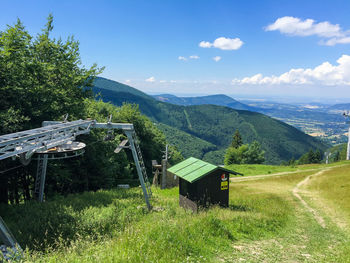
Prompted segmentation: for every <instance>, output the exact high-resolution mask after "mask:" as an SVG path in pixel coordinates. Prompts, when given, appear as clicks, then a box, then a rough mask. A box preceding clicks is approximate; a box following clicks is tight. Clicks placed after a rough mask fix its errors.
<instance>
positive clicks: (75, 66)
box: [0, 15, 101, 134]
mask: <svg viewBox="0 0 350 263" xmlns="http://www.w3.org/2000/svg"><path fill="white" fill-rule="evenodd" d="M52 23H53V18H52V16H51V15H50V16H49V17H48V21H47V24H46V26H45V27H44V29H43V30H42V33H40V34H38V35H37V36H36V37H35V38H34V37H32V36H31V35H29V33H28V32H27V31H26V30H25V28H24V26H23V24H22V23H21V21H20V20H18V21H17V23H16V24H15V25H14V26H8V27H7V28H6V30H5V31H4V32H1V34H0V112H1V114H0V118H1V119H0V121H1V123H6V125H4V126H1V127H0V134H4V133H7V132H9V131H10V132H13V131H18V130H22V129H30V128H33V127H39V126H41V123H42V121H44V120H57V119H60V118H61V117H62V115H64V114H66V113H68V114H70V115H71V118H79V117H81V116H82V112H83V106H82V102H83V100H84V98H86V97H89V96H91V93H90V92H89V90H88V89H83V87H89V86H91V85H92V83H93V80H94V77H95V76H96V75H97V74H98V73H100V72H101V69H99V68H97V66H96V65H93V66H92V67H91V68H89V69H86V68H84V67H82V66H81V59H80V54H79V43H78V42H77V41H75V40H74V38H73V37H69V38H68V39H67V40H66V41H62V40H61V39H58V40H56V39H54V38H50V33H51V32H52V30H53V25H52ZM12 124H15V125H13V126H12Z"/></svg>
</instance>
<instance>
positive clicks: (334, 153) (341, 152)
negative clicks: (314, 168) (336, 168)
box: [327, 143, 347, 162]
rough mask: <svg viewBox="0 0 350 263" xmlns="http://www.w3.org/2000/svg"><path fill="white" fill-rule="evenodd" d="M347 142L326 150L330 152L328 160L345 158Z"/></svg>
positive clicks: (335, 160) (336, 160)
mask: <svg viewBox="0 0 350 263" xmlns="http://www.w3.org/2000/svg"><path fill="white" fill-rule="evenodd" d="M346 151H347V144H346V143H343V144H339V145H336V146H334V147H332V148H330V149H328V150H327V152H329V153H330V156H329V162H338V161H343V160H346Z"/></svg>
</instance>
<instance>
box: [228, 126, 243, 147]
mask: <svg viewBox="0 0 350 263" xmlns="http://www.w3.org/2000/svg"><path fill="white" fill-rule="evenodd" d="M242 145H243V140H242V136H241V134H240V133H239V131H238V130H236V132H235V134H234V135H233V140H232V143H231V147H233V148H236V149H237V148H239V147H241V146H242Z"/></svg>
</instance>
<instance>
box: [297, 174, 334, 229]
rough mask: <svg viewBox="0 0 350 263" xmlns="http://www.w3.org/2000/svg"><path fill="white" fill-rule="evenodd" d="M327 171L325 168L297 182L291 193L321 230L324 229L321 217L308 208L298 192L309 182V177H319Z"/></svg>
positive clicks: (324, 225) (324, 224)
mask: <svg viewBox="0 0 350 263" xmlns="http://www.w3.org/2000/svg"><path fill="white" fill-rule="evenodd" d="M328 170H329V168H326V169H324V170H322V171H319V172H317V173H315V174H311V175H309V176H307V177H306V178H305V179H304V180H302V181H301V182H299V183H298V184H297V185H296V186H295V187H294V188H293V191H292V193H293V195H294V196H295V197H296V198H297V199H299V201H300V202H301V203H302V205H303V206H304V207H305V208H306V210H307V211H309V212H310V213H311V214H312V215H313V216H314V218H315V219H316V221H317V223H318V224H319V225H320V226H321V227H322V228H326V223H325V221H324V219H323V217H322V216H320V215H319V214H318V213H317V211H316V210H315V209H313V208H312V207H310V206H309V205H308V204H307V203H306V201H305V200H304V199H303V198H302V197H301V196H300V194H299V192H300V187H301V186H303V185H305V184H306V183H307V182H308V181H309V180H310V178H311V177H315V176H319V175H321V174H323V173H324V172H326V171H328Z"/></svg>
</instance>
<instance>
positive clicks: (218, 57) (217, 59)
mask: <svg viewBox="0 0 350 263" xmlns="http://www.w3.org/2000/svg"><path fill="white" fill-rule="evenodd" d="M213 59H214V60H215V61H216V62H218V61H219V60H221V57H220V56H216V57H213Z"/></svg>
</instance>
